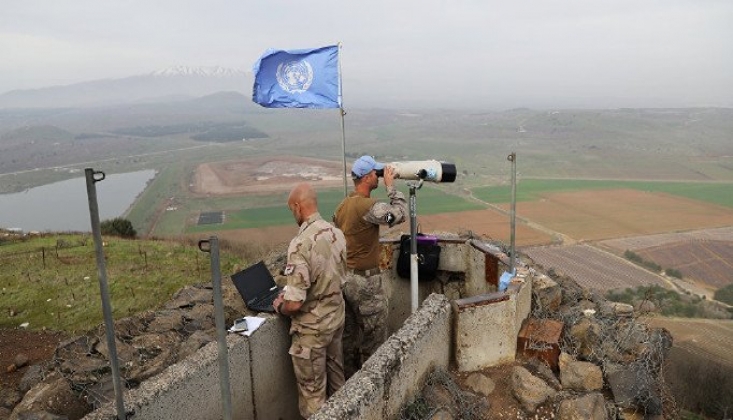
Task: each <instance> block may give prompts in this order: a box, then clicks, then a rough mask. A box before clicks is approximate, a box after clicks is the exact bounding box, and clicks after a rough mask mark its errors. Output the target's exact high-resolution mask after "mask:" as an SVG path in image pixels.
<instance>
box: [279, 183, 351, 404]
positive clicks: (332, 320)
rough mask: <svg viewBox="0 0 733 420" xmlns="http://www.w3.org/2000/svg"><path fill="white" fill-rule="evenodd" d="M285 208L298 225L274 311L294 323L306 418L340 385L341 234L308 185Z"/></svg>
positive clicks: (297, 374) (294, 346) (294, 357)
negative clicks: (285, 279) (325, 213)
mask: <svg viewBox="0 0 733 420" xmlns="http://www.w3.org/2000/svg"><path fill="white" fill-rule="evenodd" d="M288 208H290V211H291V212H292V213H293V217H294V218H295V222H296V223H297V224H298V226H300V229H299V230H298V234H297V235H296V236H295V238H293V240H292V241H290V245H289V246H288V256H287V265H286V266H285V270H284V274H285V276H286V277H287V284H286V286H285V288H284V290H283V293H281V294H280V296H278V297H277V299H275V301H274V302H273V306H274V307H275V310H276V312H278V313H279V314H282V315H285V316H288V317H290V318H291V319H292V321H291V326H290V335H291V336H292V341H291V346H290V351H289V353H290V356H291V358H292V360H293V369H294V370H295V378H296V380H297V383H298V384H297V385H298V409H299V410H300V414H301V415H302V416H303V417H305V418H308V417H309V416H310V415H311V414H313V413H315V412H316V411H318V409H319V408H320V407H321V406H322V405H323V404H324V403H325V402H326V398H327V397H330V396H331V395H333V393H335V392H336V391H337V390H338V389H339V388H341V386H343V384H344V365H343V348H342V345H341V337H342V335H343V332H344V307H345V306H344V298H343V295H342V293H341V282H342V280H343V278H344V276H345V275H346V240H345V239H344V234H343V233H342V232H341V231H340V230H339V229H337V228H335V227H334V226H333V225H332V224H330V223H328V222H327V221H325V220H323V218H321V215H320V214H319V212H318V200H317V197H316V192H315V190H314V189H313V187H312V186H310V185H309V184H307V183H303V184H298V185H297V186H295V187H294V188H293V190H292V191H291V192H290V196H289V197H288Z"/></svg>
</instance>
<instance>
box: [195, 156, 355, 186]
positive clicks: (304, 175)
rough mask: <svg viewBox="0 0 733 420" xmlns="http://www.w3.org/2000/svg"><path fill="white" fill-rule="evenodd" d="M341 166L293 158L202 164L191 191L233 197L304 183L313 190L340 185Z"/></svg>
mask: <svg viewBox="0 0 733 420" xmlns="http://www.w3.org/2000/svg"><path fill="white" fill-rule="evenodd" d="M343 177H344V167H343V163H339V162H334V161H329V160H320V159H311V158H303V157H295V156H277V157H260V158H253V159H243V160H236V161H227V162H212V163H204V164H201V165H199V166H198V167H197V168H196V171H195V173H194V176H193V182H192V186H191V191H192V192H193V193H194V194H201V195H237V194H242V193H255V194H256V193H271V192H275V191H289V190H290V189H291V188H292V187H293V186H294V185H296V184H298V183H300V182H304V181H308V182H310V183H312V184H314V185H315V186H316V187H329V186H330V187H335V186H339V185H343Z"/></svg>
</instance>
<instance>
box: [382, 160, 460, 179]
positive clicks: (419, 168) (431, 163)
mask: <svg viewBox="0 0 733 420" xmlns="http://www.w3.org/2000/svg"><path fill="white" fill-rule="evenodd" d="M385 165H386V166H391V167H392V168H394V172H395V178H398V179H404V180H408V181H409V180H420V179H422V180H423V181H429V182H453V181H455V180H456V165H455V164H453V163H446V162H438V161H437V160H418V161H408V162H391V163H385ZM377 176H380V177H381V176H384V170H383V169H382V170H379V171H377Z"/></svg>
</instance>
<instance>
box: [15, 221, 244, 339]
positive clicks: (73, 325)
mask: <svg viewBox="0 0 733 420" xmlns="http://www.w3.org/2000/svg"><path fill="white" fill-rule="evenodd" d="M104 241H105V243H106V246H105V247H104V254H105V261H106V262H105V265H106V273H107V283H108V286H109V293H110V296H109V298H110V302H111V305H112V309H113V317H114V318H115V319H119V318H122V317H127V316H130V315H133V314H136V313H139V312H142V311H145V310H149V309H155V308H157V307H158V306H159V305H161V304H162V303H163V302H166V301H168V300H169V299H170V297H171V296H172V295H173V293H175V292H176V291H178V290H179V289H181V288H182V287H183V286H185V285H189V284H196V283H208V282H210V281H211V269H210V258H211V256H210V254H208V253H203V252H202V251H200V250H199V249H198V247H197V246H196V244H194V243H183V242H176V241H161V240H125V239H120V238H115V237H105V238H104ZM0 261H2V266H3V270H2V272H0V284H2V294H0V310H2V312H1V314H2V315H0V328H16V327H18V326H19V325H20V324H22V323H25V322H28V323H29V326H28V328H29V329H31V330H43V329H51V330H57V331H67V332H70V333H75V332H81V331H87V330H89V329H91V328H93V327H95V326H97V325H99V324H101V323H102V322H103V317H102V300H101V296H100V285H99V280H98V279H99V276H98V274H97V262H96V253H95V246H94V241H93V239H92V238H91V236H90V235H87V234H47V235H43V236H39V237H33V238H30V239H27V238H25V239H22V240H21V239H17V240H7V239H5V240H4V242H0ZM245 263H246V262H245V261H244V259H243V258H241V257H239V256H238V255H235V252H230V251H229V250H227V249H225V247H224V246H222V245H220V267H221V273H222V274H223V275H224V274H225V273H231V272H234V271H235V270H236V268H237V267H238V266H243V265H244V264H245ZM11 313H12V314H13V315H12V316H11V315H10V314H11Z"/></svg>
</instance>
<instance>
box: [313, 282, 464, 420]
mask: <svg viewBox="0 0 733 420" xmlns="http://www.w3.org/2000/svg"><path fill="white" fill-rule="evenodd" d="M451 322H452V315H451V307H450V303H449V302H448V299H447V298H446V297H445V296H443V295H436V294H433V295H430V296H429V297H428V298H427V299H426V300H425V301H423V304H422V306H421V307H420V309H419V310H418V311H417V312H415V313H414V314H413V315H411V316H410V317H409V318H408V319H407V320H406V321H405V323H404V325H403V326H402V328H400V329H399V330H398V331H397V332H396V333H394V334H392V335H391V336H390V337H389V339H387V341H386V342H385V343H384V344H383V345H382V346H381V347H380V348H379V349H378V350H377V352H376V353H374V354H373V355H372V357H370V358H369V360H368V361H367V362H366V363H365V364H364V366H362V368H361V370H359V372H357V373H356V374H355V375H354V376H353V377H351V379H349V380H348V381H347V382H346V385H344V387H343V388H341V390H340V391H339V392H337V393H336V394H335V395H334V396H333V397H331V398H330V399H329V401H328V403H327V404H326V405H325V406H324V407H323V408H322V409H321V410H320V411H319V412H318V413H316V414H315V415H313V416H312V417H311V418H312V419H323V420H325V419H369V420H382V419H391V418H396V417H397V416H398V415H399V412H400V408H401V407H402V404H403V403H404V402H405V401H407V400H408V399H410V398H412V397H414V396H415V395H416V393H417V392H418V391H419V390H420V389H421V388H422V385H423V383H424V382H425V379H426V377H427V375H428V374H429V373H430V372H432V371H433V370H434V369H436V368H447V367H448V365H449V363H450V357H451V353H452V348H451V347H452V345H451V329H452V328H451Z"/></svg>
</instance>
